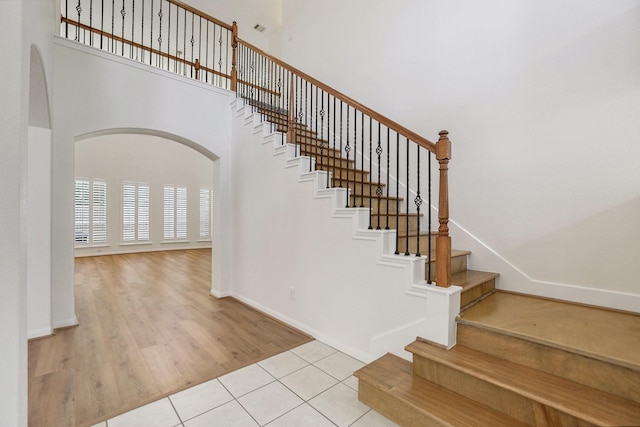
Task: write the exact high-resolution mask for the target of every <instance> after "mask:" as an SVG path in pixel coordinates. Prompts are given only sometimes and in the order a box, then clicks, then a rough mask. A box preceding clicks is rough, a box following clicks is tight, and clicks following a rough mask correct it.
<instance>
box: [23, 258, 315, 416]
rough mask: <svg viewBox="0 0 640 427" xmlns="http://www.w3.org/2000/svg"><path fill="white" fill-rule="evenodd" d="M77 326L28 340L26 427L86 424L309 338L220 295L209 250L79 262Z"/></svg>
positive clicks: (281, 350)
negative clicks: (214, 285) (215, 288)
mask: <svg viewBox="0 0 640 427" xmlns="http://www.w3.org/2000/svg"><path fill="white" fill-rule="evenodd" d="M75 280H76V283H75V291H76V313H77V316H78V320H79V322H80V326H78V327H75V328H70V329H64V330H60V331H58V332H57V333H56V334H55V335H54V336H52V337H49V338H44V339H40V340H34V341H31V342H30V343H29V426H31V427H40V426H47V427H56V426H84V425H91V424H93V423H96V422H98V421H102V420H105V419H107V418H109V417H113V416H114V415H116V414H119V413H122V412H125V411H127V410H130V409H132V408H134V407H137V406H140V405H142V404H145V403H148V402H151V401H153V400H155V399H158V398H160V397H163V396H166V395H169V394H172V393H175V392H177V391H180V390H182V389H184V388H187V387H189V386H192V385H195V384H198V383H200V382H203V381H206V380H209V379H212V378H215V377H218V376H220V375H223V374H225V373H228V372H230V371H232V370H235V369H238V368H241V367H243V366H246V365H249V364H252V363H255V362H256V361H258V360H262V359H265V358H267V357H270V356H272V355H275V354H277V353H280V352H283V351H286V350H289V349H291V348H293V347H296V346H298V345H301V344H303V343H305V342H308V341H310V340H311V338H310V337H308V336H307V335H305V334H303V333H301V332H300V331H297V330H295V329H292V328H290V327H287V326H286V325H284V324H282V323H280V322H278V321H276V320H274V319H272V318H270V317H268V316H265V315H264V314H262V313H260V312H257V311H256V310H253V309H252V308H250V307H248V306H246V305H244V304H242V303H240V302H238V301H237V300H234V299H232V298H224V299H215V298H213V297H211V296H210V295H209V290H210V287H211V251H210V250H208V249H198V250H187V251H167V252H151V253H143V254H127V255H110V256H101V257H87V258H77V259H76V264H75Z"/></svg>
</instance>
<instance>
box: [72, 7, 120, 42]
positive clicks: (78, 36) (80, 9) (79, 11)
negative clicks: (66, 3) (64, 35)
mask: <svg viewBox="0 0 640 427" xmlns="http://www.w3.org/2000/svg"><path fill="white" fill-rule="evenodd" d="M76 12H78V25H76V38H75V41H77V42H79V41H80V15H81V14H82V5H81V4H80V0H78V4H77V5H76ZM112 34H113V33H112Z"/></svg>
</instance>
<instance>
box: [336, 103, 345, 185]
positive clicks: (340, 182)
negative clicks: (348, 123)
mask: <svg viewBox="0 0 640 427" xmlns="http://www.w3.org/2000/svg"><path fill="white" fill-rule="evenodd" d="M343 105H344V103H343V102H342V100H340V135H339V137H338V141H339V142H340V161H339V165H340V180H339V181H338V183H339V184H340V188H342V123H343V121H344V119H343V117H344V116H343V115H342V106H343ZM334 181H335V178H334Z"/></svg>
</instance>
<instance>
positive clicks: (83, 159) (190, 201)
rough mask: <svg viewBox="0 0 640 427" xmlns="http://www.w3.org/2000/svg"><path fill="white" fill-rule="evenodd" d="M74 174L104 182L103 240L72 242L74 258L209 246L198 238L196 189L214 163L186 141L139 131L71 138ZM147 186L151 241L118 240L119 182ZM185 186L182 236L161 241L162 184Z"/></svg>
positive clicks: (207, 183) (208, 178)
mask: <svg viewBox="0 0 640 427" xmlns="http://www.w3.org/2000/svg"><path fill="white" fill-rule="evenodd" d="M75 171H76V172H75V175H76V177H79V178H89V179H99V180H102V181H106V183H107V193H108V195H107V243H106V244H96V245H88V246H86V245H85V246H83V245H79V246H76V250H75V254H76V256H85V255H99V254H102V255H104V254H114V253H127V252H146V251H159V250H173V249H191V248H210V247H211V239H206V240H205V239H200V237H199V221H200V215H199V212H200V188H201V187H203V186H204V187H208V188H211V187H212V185H213V161H212V160H211V159H209V158H208V157H206V156H204V155H202V154H201V153H199V152H197V151H196V150H194V149H192V148H189V147H187V146H185V145H182V144H180V143H177V142H175V141H171V140H168V139H165V138H160V137H157V136H153V135H143V134H117V135H103V136H98V137H95V138H89V139H85V140H81V141H78V142H76V150H75ZM125 181H131V182H145V183H147V184H149V186H150V191H151V194H150V204H151V206H150V209H151V211H150V219H151V229H150V239H149V242H145V243H144V244H140V245H138V244H131V243H124V244H123V242H122V183H123V182H125ZM165 184H168V185H182V186H186V187H187V239H186V241H185V240H182V239H180V240H174V241H165V240H164V234H163V230H164V229H163V215H164V209H163V202H164V198H163V189H164V185H165Z"/></svg>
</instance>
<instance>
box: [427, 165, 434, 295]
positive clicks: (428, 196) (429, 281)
mask: <svg viewBox="0 0 640 427" xmlns="http://www.w3.org/2000/svg"><path fill="white" fill-rule="evenodd" d="M431 156H432V154H431V153H430V152H427V169H428V172H429V175H428V176H427V187H428V194H427V199H428V204H427V209H428V212H427V218H428V223H427V225H428V226H429V231H428V233H429V234H428V238H429V240H427V252H428V253H429V263H428V264H427V270H428V271H427V277H428V279H427V283H429V284H431V283H432V280H431V264H432V262H431V257H432V256H433V255H432V254H433V252H432V248H431Z"/></svg>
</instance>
